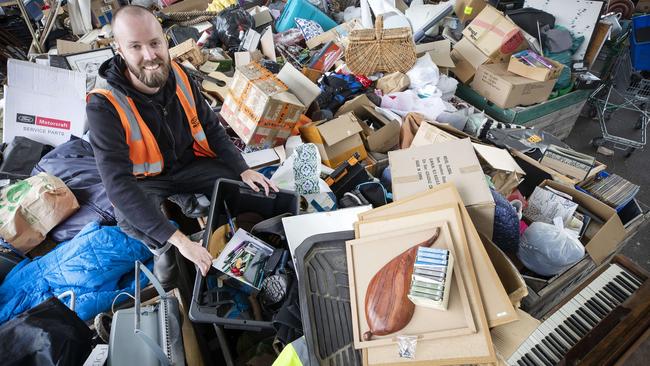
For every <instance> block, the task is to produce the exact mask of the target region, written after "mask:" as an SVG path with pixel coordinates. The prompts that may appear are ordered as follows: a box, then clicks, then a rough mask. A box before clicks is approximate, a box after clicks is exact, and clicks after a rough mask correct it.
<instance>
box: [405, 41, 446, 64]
mask: <svg viewBox="0 0 650 366" xmlns="http://www.w3.org/2000/svg"><path fill="white" fill-rule="evenodd" d="M415 52H416V53H417V54H418V55H419V54H424V53H428V54H429V56H431V60H432V61H433V63H434V64H436V66H438V67H446V68H452V67H454V66H456V65H455V64H454V60H452V58H451V56H450V55H449V54H450V53H451V41H449V40H448V39H443V40H442V41H436V42H431V43H421V44H417V45H415Z"/></svg>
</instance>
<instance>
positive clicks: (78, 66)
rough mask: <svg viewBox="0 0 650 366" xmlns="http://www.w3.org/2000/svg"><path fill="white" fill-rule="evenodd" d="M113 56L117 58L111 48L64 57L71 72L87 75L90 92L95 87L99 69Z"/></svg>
mask: <svg viewBox="0 0 650 366" xmlns="http://www.w3.org/2000/svg"><path fill="white" fill-rule="evenodd" d="M113 56H115V52H114V51H113V49H112V48H111V47H107V48H100V49H97V50H92V51H86V52H80V53H71V54H69V55H65V56H63V57H65V61H66V62H67V63H68V66H69V67H70V70H74V71H81V72H85V73H86V80H87V87H88V90H90V89H92V88H93V87H94V86H95V81H96V79H97V75H98V73H99V67H100V66H101V65H102V63H104V61H106V60H108V59H110V58H111V57H113Z"/></svg>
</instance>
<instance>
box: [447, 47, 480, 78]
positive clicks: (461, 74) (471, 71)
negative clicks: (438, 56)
mask: <svg viewBox="0 0 650 366" xmlns="http://www.w3.org/2000/svg"><path fill="white" fill-rule="evenodd" d="M449 56H450V57H451V59H452V60H453V61H454V65H455V66H454V67H453V68H452V69H451V72H453V73H454V75H455V76H456V78H457V79H458V80H460V81H461V82H463V83H466V84H467V83H469V82H470V81H472V79H473V78H474V75H475V74H476V69H475V68H474V66H472V64H471V63H470V62H469V61H468V60H467V59H466V58H465V56H463V55H462V54H461V53H460V51H458V50H456V49H453V50H451V53H450V54H449Z"/></svg>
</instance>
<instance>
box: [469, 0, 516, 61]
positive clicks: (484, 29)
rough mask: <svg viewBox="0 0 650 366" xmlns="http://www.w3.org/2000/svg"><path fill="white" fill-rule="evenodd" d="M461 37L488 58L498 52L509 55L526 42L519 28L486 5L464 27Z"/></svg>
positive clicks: (495, 56) (496, 54)
mask: <svg viewBox="0 0 650 366" xmlns="http://www.w3.org/2000/svg"><path fill="white" fill-rule="evenodd" d="M463 39H467V40H468V41H470V42H472V43H473V44H474V45H475V46H476V47H477V48H478V49H480V50H481V52H483V53H484V54H485V55H486V56H488V57H490V58H497V57H498V56H499V54H502V55H510V54H512V53H513V52H517V51H518V50H520V49H521V47H522V45H525V44H526V39H525V38H524V36H523V33H522V32H521V29H519V27H518V26H517V25H516V24H515V23H513V22H512V21H511V20H510V19H508V18H506V17H505V16H504V15H503V14H502V13H501V12H500V11H498V10H497V9H495V8H493V7H492V6H486V7H485V8H484V9H483V10H482V11H481V12H480V13H479V15H478V16H477V17H476V18H475V19H474V20H472V22H471V23H470V24H469V25H468V26H467V27H465V29H464V30H463ZM524 47H525V46H524Z"/></svg>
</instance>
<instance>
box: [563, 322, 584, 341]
mask: <svg viewBox="0 0 650 366" xmlns="http://www.w3.org/2000/svg"><path fill="white" fill-rule="evenodd" d="M562 324H563V325H564V326H565V327H566V329H567V333H568V334H569V335H570V336H571V339H572V340H573V344H574V345H575V344H576V343H578V341H579V340H580V338H582V331H581V330H579V329H578V328H577V327H576V325H575V324H574V321H573V320H572V319H570V318H566V319H565V320H564V322H563V323H562Z"/></svg>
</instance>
